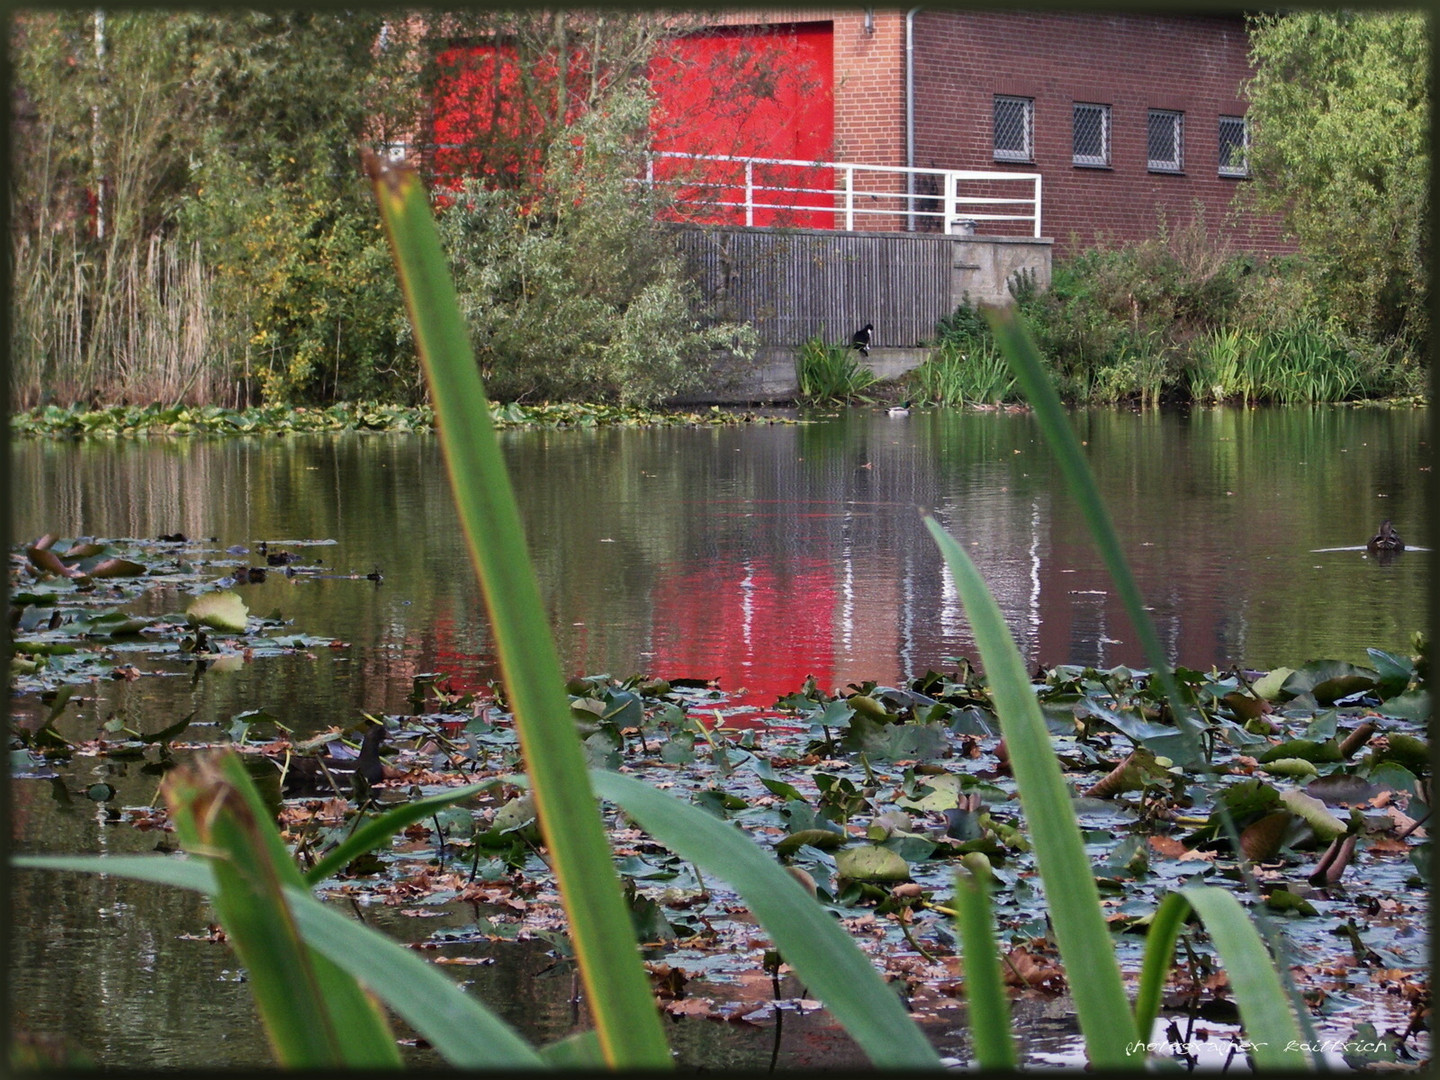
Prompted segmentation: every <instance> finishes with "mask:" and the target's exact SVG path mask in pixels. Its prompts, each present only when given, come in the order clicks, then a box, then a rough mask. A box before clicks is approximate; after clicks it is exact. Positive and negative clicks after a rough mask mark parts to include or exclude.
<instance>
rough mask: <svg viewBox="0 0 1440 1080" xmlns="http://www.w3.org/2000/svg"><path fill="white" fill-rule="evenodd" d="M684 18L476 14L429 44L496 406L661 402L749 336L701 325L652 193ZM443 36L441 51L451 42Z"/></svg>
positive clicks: (434, 30)
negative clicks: (654, 76) (666, 49)
mask: <svg viewBox="0 0 1440 1080" xmlns="http://www.w3.org/2000/svg"><path fill="white" fill-rule="evenodd" d="M681 28H682V27H681V25H680V23H679V21H678V20H677V19H675V18H661V17H659V16H656V15H653V14H647V13H643V12H601V11H596V10H590V9H586V10H584V11H578V12H573V11H554V10H552V11H533V12H480V13H469V14H466V15H457V16H446V17H445V18H444V19H443V20H442V21H441V22H440V23H438V24H436V25H434V26H432V27H430V28H429V32H430V33H431V34H432V35H433V36H435V37H436V38H439V39H440V40H443V41H445V42H455V41H460V42H463V43H464V45H463V47H462V46H455V45H451V46H450V47H448V48H441V49H436V50H435V55H436V58H437V59H436V64H435V66H434V68H433V69H432V70H431V80H432V94H433V96H434V100H436V102H437V103H438V105H439V107H438V108H437V110H436V113H437V117H436V122H435V128H434V129H433V130H432V132H431V135H432V139H433V146H432V149H431V153H430V154H429V155H428V157H429V162H430V165H431V168H432V182H433V184H434V186H435V188H436V189H437V191H438V192H439V193H440V197H439V199H438V205H439V217H440V228H441V235H442V238H443V239H444V240H445V242H446V245H447V250H448V251H449V253H450V256H451V261H452V266H453V268H454V272H455V275H456V284H457V289H458V292H459V294H460V300H461V304H462V306H463V307H464V309H465V312H466V315H467V318H468V320H469V322H470V326H471V330H472V336H473V342H474V347H475V351H476V354H477V356H478V358H479V361H480V364H481V369H482V372H483V374H484V376H485V379H486V383H487V387H488V388H489V390H490V393H491V394H492V395H493V396H495V397H498V398H503V399H518V398H573V397H577V396H584V397H598V398H608V399H618V400H622V401H628V402H636V403H644V404H651V403H655V402H657V401H662V400H664V399H666V398H668V397H673V396H675V395H677V394H679V393H681V392H683V391H687V390H692V389H695V388H697V387H699V386H701V385H704V383H705V381H706V379H707V377H708V376H709V374H710V364H709V363H708V361H709V358H710V356H711V355H712V354H713V353H714V352H715V351H717V350H720V349H724V350H726V351H732V352H743V351H744V349H745V346H746V343H747V342H748V341H749V340H750V338H751V337H753V334H752V333H751V332H750V331H749V330H748V329H747V328H742V327H738V326H734V325H729V324H724V323H715V322H713V321H712V320H710V319H708V318H706V317H705V314H704V312H702V311H701V310H700V299H699V295H698V290H697V289H696V287H695V286H694V285H693V284H692V283H691V282H690V281H689V280H688V278H687V275H686V274H685V268H684V265H683V260H682V257H681V255H680V253H679V250H678V248H677V245H676V242H675V238H674V235H673V233H672V232H671V228H672V227H671V226H668V225H666V224H664V221H663V219H664V218H665V217H666V213H667V209H668V207H669V199H668V196H667V194H666V193H665V190H662V188H661V187H659V186H650V185H646V184H645V183H643V178H644V177H645V175H646V169H645V165H646V153H647V151H648V150H649V148H650V145H651V139H652V134H653V132H652V121H653V114H654V108H655V96H654V93H653V91H652V87H651V82H650V78H651V71H652V66H653V61H654V59H655V57H656V56H657V55H658V54H659V52H660V51H661V50H662V46H663V44H664V43H665V42H666V41H667V40H668V39H669V37H670V35H673V34H674V33H676V32H678V31H679V30H680V29H681ZM442 35H443V36H442Z"/></svg>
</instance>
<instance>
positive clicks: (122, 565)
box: [80, 556, 149, 578]
mask: <svg viewBox="0 0 1440 1080" xmlns="http://www.w3.org/2000/svg"><path fill="white" fill-rule="evenodd" d="M80 569H81V570H82V571H83V572H84V573H86V574H88V575H89V576H90V577H92V578H120V577H141V576H142V575H144V574H146V573H148V572H149V568H148V567H146V566H144V565H142V564H141V563H138V562H135V561H133V560H132V559H122V558H119V557H118V556H111V557H109V558H105V559H100V560H98V561H96V562H95V563H94V564H93V565H90V566H86V565H85V563H84V562H82V563H81V564H80Z"/></svg>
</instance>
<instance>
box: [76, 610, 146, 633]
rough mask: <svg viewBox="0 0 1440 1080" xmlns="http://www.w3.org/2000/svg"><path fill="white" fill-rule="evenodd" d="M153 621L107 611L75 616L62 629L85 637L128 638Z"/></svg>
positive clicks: (138, 616)
mask: <svg viewBox="0 0 1440 1080" xmlns="http://www.w3.org/2000/svg"><path fill="white" fill-rule="evenodd" d="M154 621H155V620H154V619H147V618H145V617H143V616H140V615H126V614H124V613H122V612H119V611H107V612H104V613H102V614H99V615H87V614H81V615H77V616H75V618H73V619H71V620H70V621H69V622H68V623H66V624H65V627H64V629H65V632H66V633H68V634H76V635H84V636H85V637H111V638H116V637H128V636H129V635H131V634H138V633H140V631H142V630H144V629H145V628H146V627H147V626H149V625H150V624H151V623H153V622H154Z"/></svg>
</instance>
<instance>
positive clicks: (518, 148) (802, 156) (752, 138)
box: [432, 22, 835, 228]
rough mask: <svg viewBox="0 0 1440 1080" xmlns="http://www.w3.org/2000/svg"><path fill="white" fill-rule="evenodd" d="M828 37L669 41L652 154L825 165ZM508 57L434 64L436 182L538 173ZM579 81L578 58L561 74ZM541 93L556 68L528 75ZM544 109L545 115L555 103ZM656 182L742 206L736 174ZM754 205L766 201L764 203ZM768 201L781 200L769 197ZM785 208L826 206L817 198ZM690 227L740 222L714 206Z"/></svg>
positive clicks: (658, 79) (808, 26) (730, 35)
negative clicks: (490, 135)
mask: <svg viewBox="0 0 1440 1080" xmlns="http://www.w3.org/2000/svg"><path fill="white" fill-rule="evenodd" d="M832 38H833V32H832V29H831V24H830V23H828V22H823V23H803V24H787V25H784V26H767V27H762V28H757V27H733V26H732V27H717V28H715V29H712V30H709V31H705V32H702V33H697V34H689V35H685V36H683V37H679V38H677V39H676V40H675V41H674V42H673V43H672V45H671V48H670V49H669V50H668V51H667V53H666V55H664V56H662V57H660V58H659V59H657V60H656V61H655V63H654V64H653V65H652V68H651V83H652V88H653V90H654V92H655V95H656V98H657V104H656V108H655V112H654V118H653V121H652V128H653V132H654V137H653V141H654V147H655V149H656V150H674V151H683V152H686V153H691V154H712V155H725V156H735V157H759V158H783V159H790V160H801V161H827V160H830V159H832V158H833V157H834V152H835V109H834V68H833V48H832ZM515 63H516V62H515V58H514V54H513V52H511V51H510V50H508V49H506V48H504V47H500V48H496V47H494V46H490V45H480V46H460V47H455V48H450V49H446V50H445V51H443V52H441V53H440V54H439V55H438V56H437V57H436V68H437V79H436V85H435V91H434V114H433V128H432V135H433V140H434V144H435V150H434V159H433V168H434V171H435V173H436V175H437V176H440V177H447V178H457V177H460V176H482V177H494V178H499V179H502V180H503V179H506V178H512V179H513V178H514V177H515V176H516V175H517V174H519V173H521V172H529V171H533V170H535V169H537V168H538V167H539V165H540V161H539V159H538V155H536V154H534V153H527V152H526V150H525V143H524V140H523V139H521V138H519V137H518V136H519V135H520V134H521V133H523V132H525V131H527V130H535V129H537V128H538V127H540V126H541V116H540V113H539V112H537V110H536V109H535V108H533V107H532V106H530V105H528V104H527V103H526V102H525V101H523V100H522V99H521V97H520V95H518V94H517V93H516V87H517V82H518V73H517V70H516V67H515ZM570 70H571V72H572V78H577V79H579V78H583V77H584V71H585V66H584V63H583V58H582V57H576V58H575V59H574V60H573V61H572V63H571V65H570ZM532 77H533V78H534V80H535V81H536V82H538V83H539V84H540V85H542V86H543V85H547V84H550V83H553V82H554V80H555V79H556V77H557V71H556V66H555V64H554V63H553V62H546V63H545V65H544V67H542V68H539V69H537V70H536V71H535V72H533V73H532ZM545 105H546V106H547V107H548V109H549V111H552V112H553V109H554V101H553V98H552V99H551V100H550V101H549V102H546V103H545ZM492 130H499V131H501V132H503V133H505V134H506V135H507V136H509V138H507V139H505V140H502V141H501V145H500V146H499V147H498V148H497V147H496V146H495V144H494V141H493V140H489V139H484V138H480V137H479V136H480V133H482V132H486V131H492ZM656 175H657V178H658V179H661V180H667V179H668V180H670V181H671V182H674V183H677V184H680V185H681V186H682V190H684V191H685V193H686V195H687V196H688V197H689V198H691V199H693V198H695V197H696V196H697V195H701V194H702V193H703V194H704V195H705V196H706V197H707V198H708V199H709V200H710V201H712V203H740V202H743V201H744V189H743V186H742V185H743V183H744V170H743V168H742V167H738V166H735V165H729V164H723V163H711V164H704V165H694V164H690V163H683V164H682V163H678V162H670V163H664V162H662V163H661V164H660V165H659V166H657V172H656ZM752 182H754V183H756V184H759V185H767V184H768V185H771V186H784V187H796V186H800V187H808V188H820V189H828V188H831V187H833V186H834V178H833V173H832V171H830V170H819V169H814V168H795V167H791V166H769V167H762V168H760V169H759V170H757V171H756V172H755V173H754V174H753V177H752ZM761 198H762V199H763V198H764V196H763V195H762V196H761ZM769 201H771V202H776V201H781V200H779V199H778V198H777V197H775V196H770V197H769ZM783 201H788V202H799V203H802V204H805V205H812V206H828V205H831V203H832V199H831V197H830V196H828V195H824V194H821V193H819V192H811V193H809V194H807V195H803V196H800V197H798V198H796V197H793V196H787V197H786V198H785V199H784V200H783ZM687 216H689V217H690V218H691V219H692V220H702V221H713V222H725V223H732V224H743V223H744V222H745V216H744V211H743V210H742V209H740V208H738V207H730V208H725V207H722V206H718V205H717V206H714V208H713V209H712V210H711V211H710V212H708V213H703V212H702V213H692V214H689V215H687ZM751 220H752V222H753V224H756V225H779V224H785V225H813V226H817V227H822V228H825V227H829V226H830V225H831V215H830V214H828V213H826V214H807V213H804V212H803V211H802V212H798V213H796V212H788V213H787V212H781V211H777V210H768V211H760V212H759V213H758V214H756V215H755V216H754V217H753V218H752V219H751Z"/></svg>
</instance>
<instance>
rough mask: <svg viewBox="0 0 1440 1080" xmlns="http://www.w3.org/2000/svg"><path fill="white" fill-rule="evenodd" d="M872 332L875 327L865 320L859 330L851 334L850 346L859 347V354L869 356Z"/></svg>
mask: <svg viewBox="0 0 1440 1080" xmlns="http://www.w3.org/2000/svg"><path fill="white" fill-rule="evenodd" d="M874 333H875V327H874V326H873V325H872V324H870V323H868V322H867V323H866V324H865V325H864V326H862V327H861V328H860V329H859V330H856V331H855V333H854V334H852V335H851V337H850V347H851V348H852V349H859V350H860V355H861V356H869V355H870V339H871V337H872V336H873V335H874Z"/></svg>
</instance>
